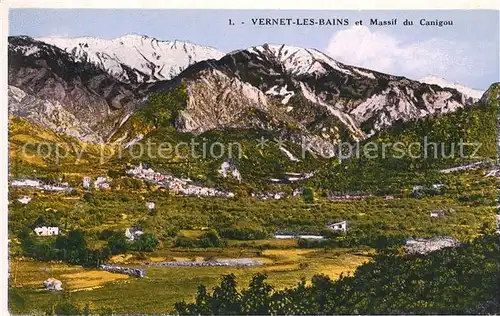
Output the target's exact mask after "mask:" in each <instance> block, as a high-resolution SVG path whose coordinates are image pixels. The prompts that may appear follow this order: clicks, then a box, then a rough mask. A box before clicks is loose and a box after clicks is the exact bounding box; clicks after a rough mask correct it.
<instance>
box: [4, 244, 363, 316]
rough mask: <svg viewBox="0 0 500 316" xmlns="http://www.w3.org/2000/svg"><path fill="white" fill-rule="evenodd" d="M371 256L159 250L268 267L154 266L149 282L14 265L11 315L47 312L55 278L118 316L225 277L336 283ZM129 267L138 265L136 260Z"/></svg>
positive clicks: (185, 295) (157, 309) (282, 283)
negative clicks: (317, 278)
mask: <svg viewBox="0 0 500 316" xmlns="http://www.w3.org/2000/svg"><path fill="white" fill-rule="evenodd" d="M371 253H373V252H372V251H371V250H369V249H358V250H356V249H330V250H323V249H272V250H265V251H263V252H260V251H258V250H249V249H245V250H243V251H240V249H232V248H229V249H223V250H221V249H203V250H199V251H197V250H189V251H175V250H170V251H159V252H154V253H151V254H148V256H150V258H148V259H150V260H151V259H152V260H155V258H160V259H161V258H163V257H169V258H172V257H175V258H177V259H179V260H182V258H186V259H188V258H191V257H201V258H204V257H207V256H216V257H220V258H228V257H237V256H238V255H242V256H252V255H253V256H254V258H256V259H258V260H261V261H262V262H263V263H264V265H263V266H259V267H251V268H229V267H177V268H170V267H169V268H166V267H155V268H147V272H146V273H147V277H146V278H143V279H138V278H132V277H130V278H129V277H126V276H123V275H121V274H112V273H108V272H103V271H99V270H91V269H83V268H81V267H75V266H68V265H65V264H61V263H43V262H34V261H17V260H12V262H11V275H12V276H11V300H10V310H11V312H13V313H35V312H38V313H39V312H43V311H45V310H47V309H49V308H50V307H51V306H52V305H53V304H54V303H55V302H57V301H58V300H60V299H61V298H62V295H63V293H54V292H50V293H49V292H46V291H44V290H43V289H42V282H43V281H44V280H45V279H47V278H49V277H55V278H57V279H59V280H61V281H62V282H63V287H64V289H65V292H66V293H65V295H67V296H70V297H71V300H72V301H74V302H77V303H80V304H81V305H84V304H85V303H87V302H89V303H90V306H91V307H92V309H94V308H99V307H103V306H107V307H111V308H112V309H113V311H114V312H116V313H161V312H165V311H168V310H171V308H172V306H173V304H174V303H175V302H177V301H179V300H186V301H190V300H191V299H192V298H193V296H194V294H195V293H196V288H197V287H198V285H200V284H205V285H215V284H216V283H217V282H218V281H219V279H220V277H221V276H222V275H224V274H228V273H234V274H236V275H237V276H238V277H239V280H241V286H246V285H247V283H248V281H249V280H250V278H251V276H252V274H253V273H256V272H265V273H267V274H268V276H269V281H270V282H271V283H272V284H273V285H274V286H275V287H276V288H285V287H292V286H295V285H296V283H297V282H298V281H299V280H300V278H302V277H306V278H308V279H310V277H312V276H313V275H315V274H318V273H324V274H326V275H329V276H330V277H331V278H332V279H335V278H336V277H338V275H339V274H340V273H349V272H353V271H354V270H355V268H356V267H357V266H358V265H359V264H361V263H362V262H365V261H367V260H369V259H370V254H371ZM129 263H134V260H130V261H129ZM20 297H22V299H21V298H20Z"/></svg>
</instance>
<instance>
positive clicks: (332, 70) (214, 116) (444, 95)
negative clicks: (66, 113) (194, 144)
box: [150, 44, 473, 142]
mask: <svg viewBox="0 0 500 316" xmlns="http://www.w3.org/2000/svg"><path fill="white" fill-rule="evenodd" d="M178 79H182V80H184V81H185V82H187V84H188V88H189V89H188V93H189V103H188V106H187V109H186V111H184V113H183V116H182V120H181V122H180V124H179V127H180V128H181V129H182V130H185V131H190V132H197V133H200V132H204V131H207V130H211V129H214V128H228V127H233V128H241V127H242V126H248V125H251V126H266V123H269V120H270V118H269V117H267V118H266V119H264V120H260V121H259V123H257V122H256V118H255V117H253V116H250V115H249V114H248V113H255V112H252V111H249V110H248V109H255V110H258V111H262V112H264V113H267V114H269V115H270V116H271V117H273V118H274V119H277V120H285V121H293V122H296V123H297V124H298V126H299V127H300V128H301V129H303V130H307V131H309V132H310V133H312V134H313V135H315V136H317V137H321V138H323V139H328V140H329V141H334V142H335V141H338V140H339V139H341V138H343V139H346V138H347V139H352V140H361V139H365V138H367V137H369V136H370V135H372V134H373V133H374V132H376V131H377V130H380V129H382V128H385V127H389V126H391V125H392V124H394V122H396V121H400V120H401V121H406V120H410V119H416V118H420V117H424V116H426V115H435V114H440V113H446V112H450V111H455V110H456V109H458V108H461V107H464V106H469V105H471V104H472V103H473V99H472V98H470V97H469V96H466V95H464V94H462V93H460V92H458V91H457V90H455V89H451V88H440V87H436V86H430V85H427V84H424V83H420V82H418V81H412V80H409V79H407V78H404V77H396V76H391V75H387V74H383V73H379V72H375V71H371V70H368V69H363V68H357V67H353V66H349V65H345V64H342V63H340V62H337V61H335V60H334V59H332V58H331V57H329V56H327V55H325V54H323V53H321V52H319V51H317V50H315V49H306V48H299V47H293V46H286V45H268V44H264V45H262V46H255V47H250V48H249V49H245V50H238V51H234V52H231V53H229V54H227V55H226V56H224V57H223V58H221V59H219V60H218V61H211V62H210V63H206V62H201V63H198V64H196V65H193V66H191V67H189V68H188V69H186V71H184V72H183V73H182V74H180V76H179V78H178ZM172 85H175V83H173V82H158V83H155V84H153V85H152V86H151V87H150V90H151V91H165V90H168V89H171V88H172ZM277 113H279V114H277ZM271 114H272V115H271Z"/></svg>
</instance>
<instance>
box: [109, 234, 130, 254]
mask: <svg viewBox="0 0 500 316" xmlns="http://www.w3.org/2000/svg"><path fill="white" fill-rule="evenodd" d="M108 248H109V251H110V252H111V254H113V255H117V254H120V253H125V252H127V250H128V243H127V238H126V237H125V234H124V233H122V232H113V234H111V236H110V237H109V239H108Z"/></svg>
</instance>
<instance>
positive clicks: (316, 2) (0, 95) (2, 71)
mask: <svg viewBox="0 0 500 316" xmlns="http://www.w3.org/2000/svg"><path fill="white" fill-rule="evenodd" d="M332 2H333V1H332V0H307V1H306V0H302V1H295V0H292V1H290V0H273V1H270V0H170V1H161V0H144V1H138V0H128V1H127V0H66V1H65V0H7V2H2V0H0V25H1V27H0V36H1V42H0V56H1V57H2V58H1V59H0V62H1V64H0V104H1V105H2V110H3V113H4V114H3V115H0V151H1V153H0V179H1V180H0V205H1V208H0V211H3V212H2V217H1V219H0V223H1V224H2V227H1V229H0V254H1V260H0V271H1V272H0V273H1V275H0V313H1V315H7V314H9V312H8V293H7V292H8V291H7V290H8V288H7V282H8V274H7V271H8V244H7V238H8V233H7V223H8V215H7V214H8V210H7V205H8V191H7V187H8V154H9V153H8V128H7V127H8V126H7V125H8V108H7V58H6V57H7V36H8V9H9V8H66V9H69V8H107V9H112V8H130V9H134V8H135V9H159V8H163V9H281V10H283V9H294V10H360V9H363V10H460V9H469V10H470V9H488V10H499V9H500V1H498V0H440V1H436V0H380V1H373V0H335V2H334V3H332ZM499 18H500V12H499ZM499 80H500V78H499Z"/></svg>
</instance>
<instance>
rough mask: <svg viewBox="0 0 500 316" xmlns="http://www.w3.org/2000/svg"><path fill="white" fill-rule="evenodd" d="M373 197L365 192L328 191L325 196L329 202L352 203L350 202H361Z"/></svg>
mask: <svg viewBox="0 0 500 316" xmlns="http://www.w3.org/2000/svg"><path fill="white" fill-rule="evenodd" d="M370 197H373V194H371V193H365V192H359V191H356V192H339V191H330V192H328V193H327V194H326V198H327V199H329V200H330V201H352V200H363V199H367V198H370Z"/></svg>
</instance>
